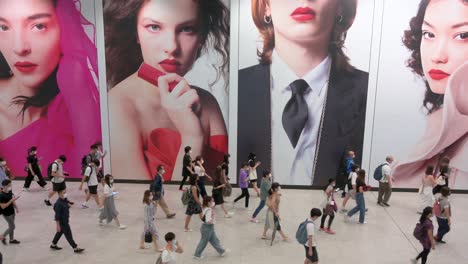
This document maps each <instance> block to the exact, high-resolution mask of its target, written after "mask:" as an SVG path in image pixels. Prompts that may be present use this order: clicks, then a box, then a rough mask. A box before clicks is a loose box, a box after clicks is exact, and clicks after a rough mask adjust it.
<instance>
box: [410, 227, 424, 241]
mask: <svg viewBox="0 0 468 264" xmlns="http://www.w3.org/2000/svg"><path fill="white" fill-rule="evenodd" d="M413 236H414V237H415V238H416V239H417V240H419V241H421V240H423V239H424V238H425V237H426V234H425V230H424V226H423V225H422V224H421V223H417V224H416V227H415V228H414V231H413Z"/></svg>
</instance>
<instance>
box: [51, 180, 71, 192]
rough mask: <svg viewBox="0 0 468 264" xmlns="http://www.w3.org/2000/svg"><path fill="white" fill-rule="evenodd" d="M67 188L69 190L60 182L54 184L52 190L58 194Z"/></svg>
mask: <svg viewBox="0 0 468 264" xmlns="http://www.w3.org/2000/svg"><path fill="white" fill-rule="evenodd" d="M66 188H67V186H66V185H65V182H59V183H55V182H53V183H52V190H53V191H54V192H58V191H60V190H63V189H66Z"/></svg>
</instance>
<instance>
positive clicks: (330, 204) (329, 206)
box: [320, 179, 337, 235]
mask: <svg viewBox="0 0 468 264" xmlns="http://www.w3.org/2000/svg"><path fill="white" fill-rule="evenodd" d="M335 184H336V180H335V179H329V180H328V185H327V188H325V190H324V199H323V202H322V208H323V214H322V220H321V223H320V231H323V232H326V233H327V234H330V235H334V234H335V231H333V230H331V225H332V223H333V219H335V209H336V208H337V207H336V202H335V197H334V193H335ZM327 216H328V217H330V218H329V219H328V228H325V220H326V219H327Z"/></svg>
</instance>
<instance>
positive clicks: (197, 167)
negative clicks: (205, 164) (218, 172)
mask: <svg viewBox="0 0 468 264" xmlns="http://www.w3.org/2000/svg"><path fill="white" fill-rule="evenodd" d="M194 172H195V174H197V175H198V176H199V177H205V172H204V171H202V169H201V167H200V166H198V165H196V166H195V167H194Z"/></svg>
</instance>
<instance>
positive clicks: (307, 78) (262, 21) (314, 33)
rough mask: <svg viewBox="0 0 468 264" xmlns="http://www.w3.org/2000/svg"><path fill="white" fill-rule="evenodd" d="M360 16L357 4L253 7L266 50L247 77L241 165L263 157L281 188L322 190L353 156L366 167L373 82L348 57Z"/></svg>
mask: <svg viewBox="0 0 468 264" xmlns="http://www.w3.org/2000/svg"><path fill="white" fill-rule="evenodd" d="M356 9H357V1H356V0H317V1H307V0H303V1H282V0H252V17H253V21H254V23H255V25H256V27H257V29H258V31H259V32H260V35H261V37H262V40H263V48H262V49H260V50H259V51H258V52H257V53H258V56H259V62H260V63H259V64H258V65H255V66H252V67H249V68H246V69H242V70H241V71H240V72H239V95H238V98H239V107H238V108H239V112H238V137H239V140H238V152H237V153H238V160H239V161H242V160H243V157H246V156H247V154H248V153H250V152H255V153H256V154H257V156H258V159H259V160H262V161H267V162H266V164H265V165H266V166H267V167H271V168H272V171H273V172H274V174H275V175H276V176H275V181H279V182H281V183H282V184H285V185H320V186H323V185H325V184H326V183H327V182H328V178H329V177H338V175H339V171H340V164H341V162H340V161H341V160H343V159H344V158H345V153H346V152H347V151H348V150H354V151H355V152H356V154H357V162H360V158H361V155H362V144H363V137H364V122H365V111H366V100H367V81H368V74H367V73H365V72H362V71H360V70H357V69H355V68H354V67H353V66H352V65H351V64H350V63H349V59H348V57H347V56H346V55H345V53H344V51H343V47H344V42H345V38H346V33H347V31H348V29H349V28H350V27H351V25H352V24H353V21H354V18H355V15H356ZM338 181H339V184H342V183H343V182H344V178H343V179H341V178H338Z"/></svg>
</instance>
